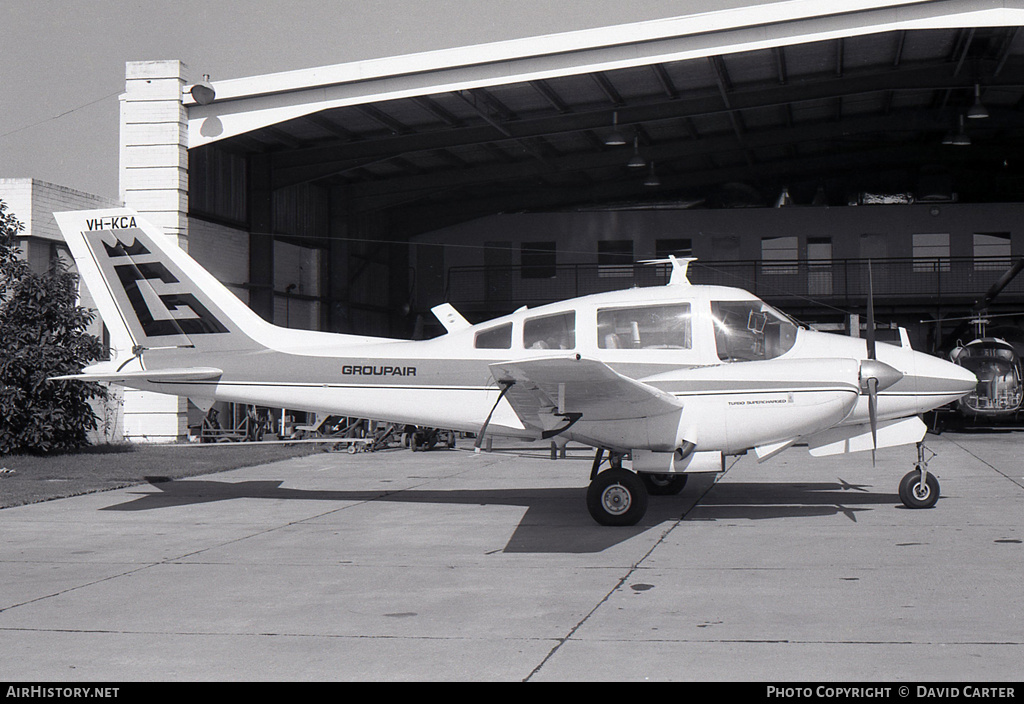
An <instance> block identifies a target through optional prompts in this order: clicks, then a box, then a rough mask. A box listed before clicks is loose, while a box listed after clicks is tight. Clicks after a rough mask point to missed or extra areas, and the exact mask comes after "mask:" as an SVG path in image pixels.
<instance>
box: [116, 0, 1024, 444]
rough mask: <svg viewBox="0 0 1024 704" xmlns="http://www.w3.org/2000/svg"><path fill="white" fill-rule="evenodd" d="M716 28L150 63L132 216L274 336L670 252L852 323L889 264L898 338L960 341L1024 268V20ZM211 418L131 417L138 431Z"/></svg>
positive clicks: (954, 1)
mask: <svg viewBox="0 0 1024 704" xmlns="http://www.w3.org/2000/svg"><path fill="white" fill-rule="evenodd" d="M716 7H717V9H714V10H710V11H707V10H702V9H700V4H699V3H695V2H684V3H680V13H681V14H680V15H679V16H677V17H673V18H667V19H663V20H654V21H645V22H638V23H634V24H629V25H620V26H614V27H604V28H598V29H590V30H581V31H575V32H568V33H562V34H552V35H547V36H540V37H531V38H525V39H518V40H512V41H505V42H499V43H494V44H486V45H478V46H469V47H460V48H454V49H446V50H440V51H433V52H428V53H422V54H415V55H407V56H395V57H387V58H381V59H373V60H367V61H360V62H355V63H349V64H341V65H335V66H325V67H318V68H310V69H306V70H299V71H291V72H287V73H278V74H268V75H262V76H251V77H245V78H235V79H224V80H222V79H220V77H206V76H193V75H190V74H189V69H187V68H186V67H185V66H184V65H183V64H182V63H181V62H180V61H147V62H131V63H129V64H128V65H127V71H126V89H125V93H124V94H123V95H122V97H121V147H120V149H121V156H120V163H121V167H120V181H121V196H122V199H123V200H124V202H125V204H126V205H127V206H129V207H132V208H135V209H136V210H138V211H140V212H141V213H143V214H144V215H146V216H147V217H148V218H149V219H151V220H152V221H153V222H155V223H156V224H158V225H160V226H162V227H163V228H164V229H165V231H167V232H169V233H170V234H172V235H175V236H177V237H178V239H179V243H180V244H181V246H183V247H185V248H187V249H188V251H189V252H190V253H191V254H192V255H193V256H194V257H195V258H196V259H197V260H199V261H200V262H201V263H203V264H204V265H205V266H207V267H208V268H209V269H210V270H211V271H213V273H214V274H215V275H217V276H218V278H220V279H221V280H222V281H224V282H225V283H227V284H228V285H229V286H230V287H232V288H233V290H235V291H236V293H238V294H239V296H240V298H242V299H243V300H245V301H247V302H248V304H249V305H250V306H251V307H252V308H253V309H254V310H255V311H256V312H257V313H259V314H260V315H262V316H263V317H265V318H266V319H268V320H272V321H274V322H276V323H278V324H281V325H287V326H292V327H308V328H317V329H324V330H331V331H337V332H354V333H364V334H373V335H387V336H393V337H413V336H420V335H430V334H431V323H432V321H431V319H430V314H429V309H430V308H431V307H432V306H434V305H437V304H438V303H441V302H443V301H445V300H448V301H451V302H453V303H454V304H455V305H456V306H457V307H459V309H460V310H462V311H463V312H464V314H465V315H466V316H467V317H469V318H470V319H474V318H476V319H482V318H483V317H485V316H489V315H493V314H498V313H503V312H508V311H510V310H513V309H515V308H518V307H520V306H521V305H535V304H539V303H543V302H546V301H550V300H555V299H558V298H564V297H567V296H573V295H582V294H585V293H591V292H595V291H599V290H607V289H609V288H621V287H624V286H630V285H651V284H655V283H660V282H661V280H660V279H659V278H658V277H659V276H664V272H659V270H658V269H657V268H651V267H643V266H636V265H635V263H636V262H637V261H638V260H642V259H648V258H653V257H657V256H664V255H666V254H669V253H679V254H692V255H694V256H697V257H698V259H699V261H698V263H697V264H696V265H694V279H695V280H699V281H700V282H702V283H727V284H728V285H737V286H741V287H744V288H747V289H750V290H753V291H754V292H755V293H757V294H758V295H760V296H762V297H764V298H766V299H768V300H772V301H773V302H778V303H780V304H781V305H783V306H784V307H786V309H787V310H789V311H791V312H792V311H793V309H794V307H796V309H798V311H797V312H799V313H800V314H802V315H803V316H805V318H807V319H815V318H818V317H819V316H820V319H818V320H817V322H820V323H822V324H831V325H850V323H849V320H850V318H849V315H848V314H849V313H850V312H853V313H855V312H856V311H857V310H861V309H863V306H864V304H865V296H866V292H867V286H866V280H867V275H866V271H867V266H866V263H867V261H868V260H871V261H872V262H873V267H874V268H873V272H874V273H873V276H874V282H875V295H876V306H877V307H878V308H879V315H880V316H883V317H884V316H888V318H889V319H892V320H900V321H902V322H910V321H914V322H916V321H917V320H919V319H920V318H921V317H922V316H925V315H927V316H931V317H933V318H936V319H941V318H943V317H944V316H951V315H953V314H954V313H961V314H962V313H963V311H965V310H966V309H968V308H969V307H970V306H971V305H972V304H973V303H974V302H975V301H977V300H978V299H979V298H981V297H982V296H983V295H984V293H985V292H986V291H987V290H989V289H990V287H991V286H992V284H993V283H994V282H995V281H996V280H998V278H999V276H1000V274H1001V273H1002V271H1003V270H1005V269H1006V267H1007V266H1009V263H1010V261H1011V258H1012V257H1014V256H1017V255H1020V254H1022V253H1024V229H1022V227H1021V225H1020V223H1021V222H1024V33H1022V32H1020V30H1019V25H1021V24H1022V19H1024V2H1021V1H1019V0H1004V1H1002V2H997V1H994V0H933V1H931V2H912V1H906V0H904V1H895V2H893V1H888V2H883V1H880V0H861V1H855V2H845V3H841V4H840V3H830V2H829V3H822V2H801V1H790V2H771V1H766V2H752V1H750V0H747V1H746V2H729V3H718V4H717V6H716ZM199 68H200V69H201V67H199ZM1022 302H1024V280H1021V281H1020V282H1017V283H1012V284H1011V285H1009V286H1007V288H1006V290H1005V291H1004V292H1003V294H1002V296H1001V298H1000V304H1002V305H1013V304H1016V305H1017V307H1018V308H1019V305H1020V304H1021V303H1022ZM947 327H948V326H947ZM851 332H853V333H854V334H857V332H858V331H856V330H851ZM944 332H945V329H944V326H943V325H942V324H941V323H936V324H933V325H931V324H929V325H919V326H917V327H916V328H915V330H914V335H915V346H917V347H919V348H923V347H927V346H930V347H933V348H937V347H938V346H939V344H940V341H941V338H942V337H943V334H944ZM111 335H112V340H113V346H114V354H115V355H116V354H130V352H128V351H127V347H126V346H123V345H121V346H120V347H121V349H118V348H119V344H118V340H117V334H116V331H113V330H112V331H111ZM187 422H188V413H187V409H186V408H185V407H183V406H182V403H181V402H179V401H178V400H177V399H169V398H164V397H155V396H151V395H146V394H142V393H141V392H139V393H138V394H135V393H129V394H128V395H127V396H126V399H125V432H126V435H128V436H129V437H133V438H136V439H139V438H148V439H154V440H166V439H174V438H177V437H181V436H183V435H184V434H185V426H186V424H187Z"/></svg>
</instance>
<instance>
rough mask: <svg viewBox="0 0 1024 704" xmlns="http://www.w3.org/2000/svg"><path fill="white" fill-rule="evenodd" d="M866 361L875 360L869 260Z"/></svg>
mask: <svg viewBox="0 0 1024 704" xmlns="http://www.w3.org/2000/svg"><path fill="white" fill-rule="evenodd" d="M867 339H868V359H874V358H875V290H874V282H873V281H872V280H871V260H870V259H868V329H867Z"/></svg>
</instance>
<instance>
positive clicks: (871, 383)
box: [862, 259, 878, 464]
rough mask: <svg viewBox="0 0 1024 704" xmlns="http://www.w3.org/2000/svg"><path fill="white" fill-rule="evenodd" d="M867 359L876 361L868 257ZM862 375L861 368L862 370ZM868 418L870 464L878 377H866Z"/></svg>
mask: <svg viewBox="0 0 1024 704" xmlns="http://www.w3.org/2000/svg"><path fill="white" fill-rule="evenodd" d="M867 334H868V337H867V345H868V360H869V361H872V362H874V361H877V360H876V357H875V287H874V281H873V280H872V278H871V260H870V259H868V329H867ZM862 376H863V370H862ZM867 391H868V420H870V422H871V464H874V463H875V450H877V449H878V379H877V378H876V377H874V376H869V377H868V378H867Z"/></svg>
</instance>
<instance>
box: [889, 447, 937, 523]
mask: <svg viewBox="0 0 1024 704" xmlns="http://www.w3.org/2000/svg"><path fill="white" fill-rule="evenodd" d="M926 449H927V448H925V446H924V443H920V442H919V443H917V463H916V464H915V465H914V469H912V470H911V471H909V472H907V474H906V475H905V476H904V477H903V479H902V480H900V490H899V491H900V501H902V502H903V505H904V506H906V507H907V508H931V507H932V506H934V505H935V502H936V501H938V500H939V480H938V479H936V478H935V475H934V474H929V473H928V460H930V459H931V458H932V457H935V453H934V452H933V453H932V454H931V457H929V458H927V459H925V456H924V453H925V450H926ZM929 452H930V450H929Z"/></svg>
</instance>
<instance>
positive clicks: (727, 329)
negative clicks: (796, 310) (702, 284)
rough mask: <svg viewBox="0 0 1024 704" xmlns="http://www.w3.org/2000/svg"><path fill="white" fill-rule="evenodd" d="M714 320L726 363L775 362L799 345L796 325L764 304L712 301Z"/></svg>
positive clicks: (716, 337)
mask: <svg viewBox="0 0 1024 704" xmlns="http://www.w3.org/2000/svg"><path fill="white" fill-rule="evenodd" d="M711 317H712V321H713V322H714V325H715V345H716V347H717V348H718V358H719V359H721V360H722V361H723V362H746V361H751V360H755V359H774V358H775V357H778V356H779V355H782V354H785V353H786V352H789V350H790V349H791V348H792V347H793V344H794V343H795V342H796V331H797V325H796V323H794V322H793V321H792V320H790V319H788V318H787V317H785V316H784V315H783V314H782V313H779V312H778V311H776V310H775V309H774V308H772V307H771V306H769V305H768V304H767V303H762V302H761V301H712V302H711Z"/></svg>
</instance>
